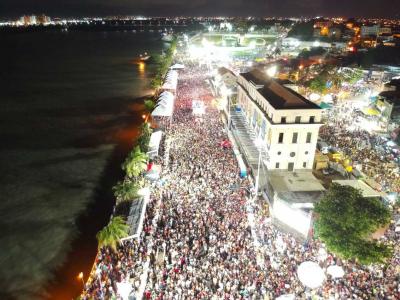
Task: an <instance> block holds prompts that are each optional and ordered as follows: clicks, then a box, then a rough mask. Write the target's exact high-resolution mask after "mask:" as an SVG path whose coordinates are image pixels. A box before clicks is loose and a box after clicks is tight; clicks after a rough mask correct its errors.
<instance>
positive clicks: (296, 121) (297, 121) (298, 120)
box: [294, 116, 301, 124]
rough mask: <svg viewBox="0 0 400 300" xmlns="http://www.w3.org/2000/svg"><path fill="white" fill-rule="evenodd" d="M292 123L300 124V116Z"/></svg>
mask: <svg viewBox="0 0 400 300" xmlns="http://www.w3.org/2000/svg"><path fill="white" fill-rule="evenodd" d="M294 122H295V123H296V124H297V123H300V122H301V117H300V116H297V117H296V118H295V120H294Z"/></svg>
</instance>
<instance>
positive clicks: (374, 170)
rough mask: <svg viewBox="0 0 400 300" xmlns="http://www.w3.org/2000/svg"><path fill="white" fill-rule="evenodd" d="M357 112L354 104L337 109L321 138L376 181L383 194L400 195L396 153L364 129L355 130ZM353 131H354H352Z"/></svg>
mask: <svg viewBox="0 0 400 300" xmlns="http://www.w3.org/2000/svg"><path fill="white" fill-rule="evenodd" d="M353 112H354V109H353V108H352V104H351V103H347V104H346V103H340V106H339V105H338V106H336V107H334V109H333V111H332V113H331V114H330V117H329V118H328V120H327V122H326V124H325V126H323V127H322V128H321V131H320V138H321V139H323V140H324V141H326V142H327V143H328V144H329V145H331V146H333V147H334V148H336V149H338V150H339V151H341V152H342V153H344V154H345V155H346V157H348V158H350V159H351V160H352V162H353V163H354V165H360V166H361V171H362V172H363V173H364V174H366V175H367V176H369V177H370V178H372V179H373V180H375V181H376V182H377V183H378V184H379V185H380V186H381V188H382V190H383V191H391V192H400V175H399V174H400V172H399V165H398V163H397V162H396V161H397V154H396V153H394V152H392V151H390V150H389V149H388V148H387V147H385V144H386V142H387V140H386V139H384V138H383V137H381V136H379V135H377V134H372V133H370V132H368V131H366V130H365V129H363V128H362V127H359V126H356V127H354V123H355V119H356V118H358V117H357V116H356V115H354V113H353ZM349 128H352V130H349Z"/></svg>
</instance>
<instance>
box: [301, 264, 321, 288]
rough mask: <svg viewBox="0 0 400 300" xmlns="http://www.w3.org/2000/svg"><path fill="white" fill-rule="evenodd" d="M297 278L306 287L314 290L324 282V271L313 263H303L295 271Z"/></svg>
mask: <svg viewBox="0 0 400 300" xmlns="http://www.w3.org/2000/svg"><path fill="white" fill-rule="evenodd" d="M297 276H298V277H299V280H300V281H301V283H302V284H304V285H305V286H306V287H309V288H312V289H316V288H317V287H320V286H321V285H322V283H323V282H324V280H325V274H324V271H322V269H321V267H320V266H319V265H318V264H317V263H315V262H313V261H305V262H303V263H301V264H300V266H299V267H298V269H297Z"/></svg>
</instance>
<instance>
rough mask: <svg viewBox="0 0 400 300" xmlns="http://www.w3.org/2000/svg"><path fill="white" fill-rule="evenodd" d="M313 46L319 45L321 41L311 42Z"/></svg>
mask: <svg viewBox="0 0 400 300" xmlns="http://www.w3.org/2000/svg"><path fill="white" fill-rule="evenodd" d="M313 46H314V47H319V46H321V43H320V42H319V41H315V42H314V44H313Z"/></svg>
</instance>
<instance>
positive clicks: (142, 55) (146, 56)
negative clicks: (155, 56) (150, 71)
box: [139, 52, 151, 61]
mask: <svg viewBox="0 0 400 300" xmlns="http://www.w3.org/2000/svg"><path fill="white" fill-rule="evenodd" d="M150 57H151V56H150V55H148V54H147V52H145V53H144V54H140V55H139V60H140V61H146V60H148V59H149V58H150Z"/></svg>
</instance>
